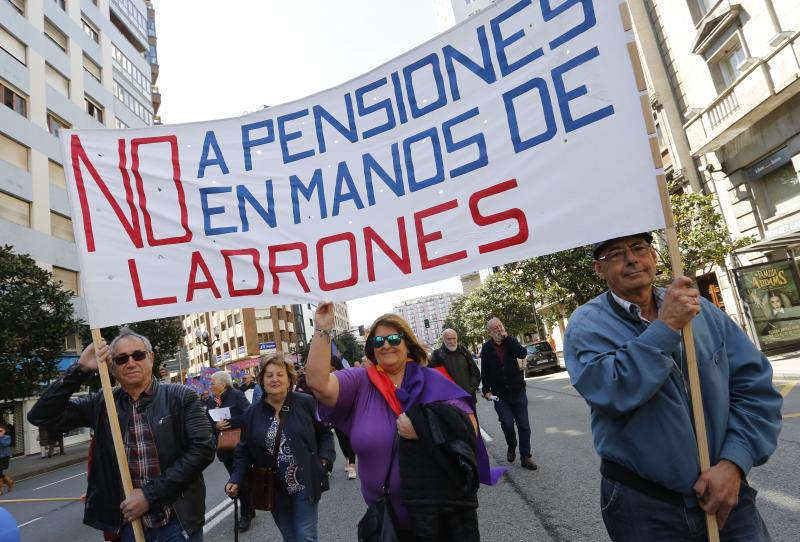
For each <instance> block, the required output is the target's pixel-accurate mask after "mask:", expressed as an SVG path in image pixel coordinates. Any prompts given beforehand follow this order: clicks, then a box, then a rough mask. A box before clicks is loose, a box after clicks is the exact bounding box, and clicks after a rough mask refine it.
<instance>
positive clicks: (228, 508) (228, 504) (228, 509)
mask: <svg viewBox="0 0 800 542" xmlns="http://www.w3.org/2000/svg"><path fill="white" fill-rule="evenodd" d="M221 509H222V512H221V513H219V514H217V513H218V512H219V511H220V510H221ZM232 513H233V501H232V500H231V499H225V500H224V501H222V502H221V503H219V504H218V505H217V506H215V507H214V509H213V510H211V511H210V512H209V513H208V514H206V524H205V526H203V534H208V533H209V532H211V529H213V528H214V527H216V526H217V525H219V524H220V522H221V521H222V520H223V519H225V518H226V517H228V516H229V515H231V514H232ZM214 514H217V515H216V516H215V517H214V519H212V520H211V521H208V518H209V517H211V516H213V515H214Z"/></svg>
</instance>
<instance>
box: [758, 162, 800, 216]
mask: <svg viewBox="0 0 800 542" xmlns="http://www.w3.org/2000/svg"><path fill="white" fill-rule="evenodd" d="M761 182H762V186H763V187H764V192H765V194H766V196H767V201H768V204H769V216H775V215H777V214H780V213H784V212H786V211H790V210H792V209H796V208H797V206H798V204H800V180H798V179H797V174H796V173H795V171H794V166H793V165H792V163H791V162H790V163H788V164H786V165H784V166H783V167H780V168H778V169H776V170H775V171H773V172H772V173H768V174H766V175H764V176H763V177H762V178H761Z"/></svg>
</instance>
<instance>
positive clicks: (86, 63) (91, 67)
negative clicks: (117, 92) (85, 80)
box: [83, 55, 103, 82]
mask: <svg viewBox="0 0 800 542" xmlns="http://www.w3.org/2000/svg"><path fill="white" fill-rule="evenodd" d="M83 69H84V70H86V73H88V74H89V75H91V76H92V77H94V78H95V79H97V81H98V82H100V79H101V77H102V74H103V71H102V69H101V68H100V66H98V65H97V64H96V63H95V61H94V60H92V59H91V58H89V57H88V56H86V55H83Z"/></svg>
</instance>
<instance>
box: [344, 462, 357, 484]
mask: <svg viewBox="0 0 800 542" xmlns="http://www.w3.org/2000/svg"><path fill="white" fill-rule="evenodd" d="M345 470H346V471H347V479H348V480H355V479H356V466H355V465H347V468H346V469H345Z"/></svg>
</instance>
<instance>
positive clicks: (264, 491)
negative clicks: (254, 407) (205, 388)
mask: <svg viewBox="0 0 800 542" xmlns="http://www.w3.org/2000/svg"><path fill="white" fill-rule="evenodd" d="M288 403H289V397H288V396H287V397H286V402H284V404H283V407H282V408H281V412H283V413H284V414H283V415H282V416H281V417H280V420H279V421H278V430H277V431H276V432H275V444H274V445H273V448H272V457H271V462H272V465H270V466H268V467H250V472H249V473H248V482H249V484H250V494H251V495H252V496H253V507H254V508H256V509H257V510H264V511H267V512H268V511H270V510H273V509H274V508H275V475H276V474H277V472H278V451H279V450H280V446H281V434H282V433H283V428H284V426H285V425H286V416H287V414H288V413H289V404H288ZM276 414H277V413H276Z"/></svg>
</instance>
